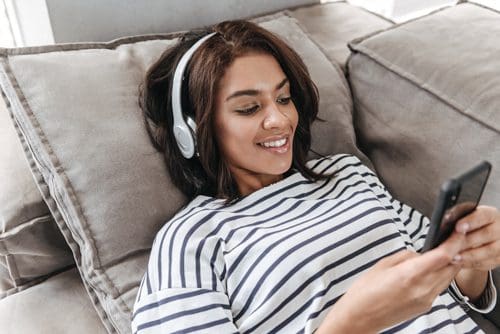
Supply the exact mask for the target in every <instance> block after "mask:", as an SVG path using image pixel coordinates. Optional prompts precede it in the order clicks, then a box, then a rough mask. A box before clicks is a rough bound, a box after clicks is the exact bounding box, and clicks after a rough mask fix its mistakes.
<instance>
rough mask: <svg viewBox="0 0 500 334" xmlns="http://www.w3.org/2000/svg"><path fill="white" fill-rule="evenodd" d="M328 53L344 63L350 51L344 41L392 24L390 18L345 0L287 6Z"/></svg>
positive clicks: (335, 60)
mask: <svg viewBox="0 0 500 334" xmlns="http://www.w3.org/2000/svg"><path fill="white" fill-rule="evenodd" d="M290 15H291V16H293V17H295V18H296V19H297V20H298V21H299V22H300V24H301V25H302V27H303V28H304V30H305V31H306V32H307V33H308V34H309V36H310V37H311V39H313V40H314V41H315V42H316V43H317V44H318V46H319V47H321V48H322V49H323V51H324V53H325V54H326V55H327V57H328V58H329V59H330V60H332V61H333V62H336V63H337V62H338V63H340V64H341V65H342V66H343V67H344V66H345V63H346V60H347V58H348V57H349V55H350V53H351V52H350V51H349V48H348V47H347V43H348V42H349V41H351V40H353V39H355V38H358V37H361V36H365V35H367V34H369V33H373V32H374V31H378V30H383V29H386V28H388V27H390V26H392V25H393V23H392V22H391V21H388V20H387V19H384V18H383V17H381V16H378V15H375V14H373V13H371V12H369V11H367V10H365V9H363V8H361V7H356V6H352V5H350V4H348V3H346V2H345V1H343V2H334V3H327V4H322V5H314V6H307V7H302V8H298V9H295V10H290Z"/></svg>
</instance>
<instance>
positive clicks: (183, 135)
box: [174, 123, 195, 159]
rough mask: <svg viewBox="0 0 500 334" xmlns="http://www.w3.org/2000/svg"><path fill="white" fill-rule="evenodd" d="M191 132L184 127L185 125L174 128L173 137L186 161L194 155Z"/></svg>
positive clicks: (193, 142)
mask: <svg viewBox="0 0 500 334" xmlns="http://www.w3.org/2000/svg"><path fill="white" fill-rule="evenodd" d="M191 131H192V130H191V129H190V128H189V127H187V126H186V123H183V124H176V125H175V126H174V137H175V140H176V141H177V146H178V147H179V150H180V151H181V153H182V155H183V156H184V157H185V158H186V159H190V158H192V157H193V155H194V153H195V141H194V138H193V134H192V132H191Z"/></svg>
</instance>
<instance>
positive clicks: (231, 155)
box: [217, 119, 256, 160]
mask: <svg viewBox="0 0 500 334" xmlns="http://www.w3.org/2000/svg"><path fill="white" fill-rule="evenodd" d="M223 124H224V125H223V126H219V127H218V130H217V139H218V143H219V148H220V150H221V151H222V152H223V153H224V155H225V156H226V158H228V159H229V160H239V158H241V156H243V155H245V154H246V155H248V153H249V151H250V150H253V149H254V144H253V142H254V139H255V134H256V129H255V127H254V125H253V124H251V122H239V121H238V120H234V119H233V120H231V119H227V120H224V123H223Z"/></svg>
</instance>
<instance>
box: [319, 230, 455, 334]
mask: <svg viewBox="0 0 500 334" xmlns="http://www.w3.org/2000/svg"><path fill="white" fill-rule="evenodd" d="M464 239H465V237H464V235H463V234H460V233H454V234H453V235H452V236H451V237H450V238H449V239H448V240H447V241H446V242H444V243H443V244H442V245H440V246H439V247H437V248H435V249H433V250H431V251H429V252H426V253H425V254H418V253H415V252H412V251H401V252H398V253H396V254H394V255H391V256H388V257H386V258H384V259H382V260H381V261H379V262H378V263H377V264H376V265H375V266H373V267H372V268H370V269H369V270H368V271H367V272H365V273H364V274H363V275H361V276H360V277H359V278H358V279H357V280H356V281H355V282H354V283H353V285H352V286H351V287H350V288H349V289H348V291H347V292H346V293H345V294H344V295H343V296H342V298H340V299H339V300H338V301H337V302H336V303H335V304H334V306H333V307H332V308H331V310H330V312H329V313H328V314H327V316H326V318H325V319H324V320H323V322H322V323H321V325H320V326H319V327H318V329H317V331H316V334H323V333H329V334H333V333H378V332H379V331H381V330H383V329H385V328H388V327H391V326H393V325H395V324H397V323H400V322H402V321H405V320H408V319H411V318H414V317H416V316H418V315H420V314H422V313H424V312H426V311H428V310H429V309H430V308H431V306H432V303H433V301H434V300H435V298H436V297H437V296H438V295H439V294H440V293H441V292H442V291H443V290H445V289H446V288H447V287H448V285H449V284H450V281H451V280H452V279H453V277H454V276H455V275H456V273H457V272H458V271H459V270H460V265H458V264H454V263H453V258H454V256H455V255H456V254H458V252H459V251H460V250H461V249H462V247H463V244H464ZM373 282H377V284H373Z"/></svg>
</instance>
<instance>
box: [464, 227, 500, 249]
mask: <svg viewBox="0 0 500 334" xmlns="http://www.w3.org/2000/svg"><path fill="white" fill-rule="evenodd" d="M496 230H497V229H496V228H495V226H493V224H490V225H487V226H485V227H483V228H480V229H477V230H475V231H473V232H470V233H467V235H466V236H465V241H466V249H470V248H478V247H481V246H483V245H486V244H489V243H492V242H495V241H497V240H498V238H499V236H498V234H499V233H498V232H497V231H496Z"/></svg>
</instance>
